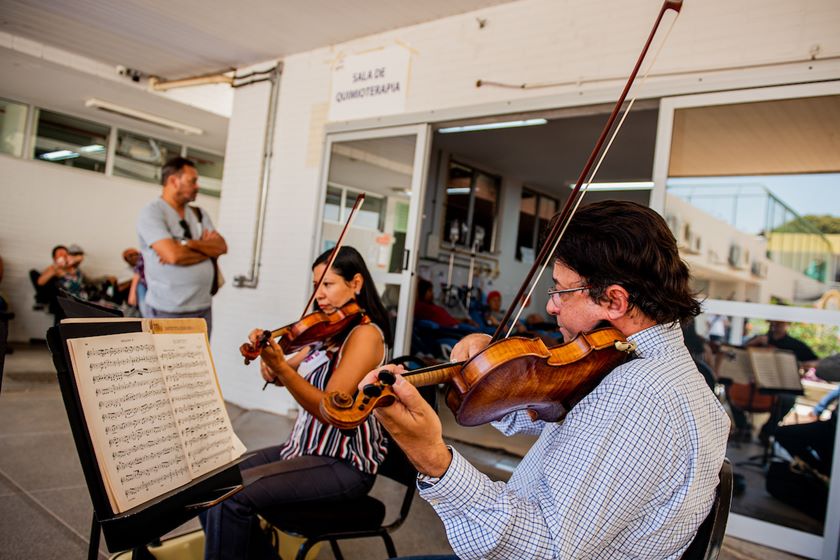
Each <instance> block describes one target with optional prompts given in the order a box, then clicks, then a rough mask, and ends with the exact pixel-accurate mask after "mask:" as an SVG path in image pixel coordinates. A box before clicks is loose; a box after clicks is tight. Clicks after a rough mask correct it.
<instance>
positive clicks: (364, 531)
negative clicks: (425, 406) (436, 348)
mask: <svg viewBox="0 0 840 560" xmlns="http://www.w3.org/2000/svg"><path fill="white" fill-rule="evenodd" d="M392 361H393V362H398V363H403V364H405V365H406V367H412V366H416V365H423V363H424V362H423V360H421V359H415V358H412V357H410V356H403V357H401V358H397V359H396V360H392ZM420 394H421V395H423V398H424V399H426V401H427V402H428V403H429V404H430V405H432V408H434V409H435V410H437V390H436V388H435V387H422V388H421V389H420ZM387 445H388V455H387V456H386V457H385V460H384V461H383V462H382V464H381V465H380V467H379V471H378V474H377V476H385V477H388V478H390V479H392V480H394V481H396V482H398V483H400V484H402V485H403V486H405V493H404V494H403V499H402V504H401V506H400V511H399V514H398V515H397V518H396V519H395V520H394V521H391V522H390V523H388V524H385V523H384V521H385V514H386V507H385V504H384V503H382V502H381V501H379V500H378V499H376V498H374V497H373V496H364V497H362V498H358V499H355V500H346V501H343V502H329V503H324V502H313V503H312V504H303V505H301V506H296V507H294V508H284V509H283V510H282V511H266V512H261V515H262V517H263V518H264V519H265V520H266V521H268V522H269V523H270V524H271V525H274V526H275V527H276V528H278V529H279V530H281V531H282V532H284V533H288V534H290V535H294V536H297V537H302V538H305V539H306V541H305V542H304V543H303V544H301V545H300V548H299V549H298V552H297V555H296V556H295V558H296V560H304V559H305V558H306V554H307V553H308V552H309V550H310V549H311V548H312V547H313V546H314V545H315V544H316V543H318V542H322V541H329V543H330V547H331V548H332V552H333V554H334V555H335V557H336V558H337V559H338V560H342V559H343V558H344V556H343V555H342V554H341V549H340V548H339V546H338V541H339V540H343V539H360V538H367V537H380V538H381V539H382V541H383V542H384V543H385V548H386V550H387V551H388V558H394V557H396V556H397V550H396V548H395V547H394V541H393V540H392V539H391V535H390V533H392V532H394V531H395V530H397V529H398V528H399V527H400V525H402V523H403V522H404V521H405V519H406V517H407V516H408V511H409V508H410V507H411V502H412V500H413V499H414V493H415V486H416V483H415V481H416V478H417V471H416V470H415V469H414V466H413V465H412V464H411V463H410V462H409V461H408V458H406V456H405V454H404V453H403V452H402V449H400V448H399V446H398V445H397V444H396V443H394V442H393V441H392V440H391V439H389V440H388V444H387Z"/></svg>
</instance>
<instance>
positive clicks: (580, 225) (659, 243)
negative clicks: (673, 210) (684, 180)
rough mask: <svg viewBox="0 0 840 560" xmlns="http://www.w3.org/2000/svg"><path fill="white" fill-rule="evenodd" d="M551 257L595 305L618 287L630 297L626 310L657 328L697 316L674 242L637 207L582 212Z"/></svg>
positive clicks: (605, 205) (607, 205)
mask: <svg viewBox="0 0 840 560" xmlns="http://www.w3.org/2000/svg"><path fill="white" fill-rule="evenodd" d="M557 218H558V216H555V217H554V218H553V219H552V221H551V224H550V225H549V229H550V228H551V225H553V224H554V221H555V220H557ZM554 257H555V258H556V259H557V260H558V261H560V262H561V263H563V264H564V265H566V266H568V267H569V268H571V269H572V270H574V271H575V272H577V273H578V274H579V275H580V276H581V277H582V278H584V280H585V281H586V283H587V284H588V285H589V286H590V288H589V296H590V297H591V298H592V299H593V300H594V301H600V300H602V299H603V298H604V297H605V294H606V289H607V287H608V286H610V285H611V284H617V285H619V286H621V287H623V288H624V289H625V290H627V292H628V293H629V294H630V305H631V306H633V307H636V308H637V309H639V310H640V311H641V312H642V313H644V314H645V315H647V316H648V317H650V318H651V319H653V320H654V321H656V322H657V323H662V324H669V323H674V322H676V321H685V320H686V319H688V318H690V317H694V316H696V315H697V314H699V313H700V304H699V302H698V301H697V299H696V294H695V293H693V292H692V291H691V287H690V286H689V279H690V274H689V271H688V266H687V265H686V264H685V263H684V262H683V260H682V259H681V258H680V254H679V250H678V249H677V241H676V239H674V236H673V234H672V233H671V230H669V229H668V225H667V224H666V223H665V220H663V219H662V216H660V215H659V214H657V213H656V212H654V211H653V210H651V209H650V208H647V207H645V206H642V205H640V204H636V203H634V202H626V201H618V200H607V201H604V202H597V203H594V204H590V205H588V206H583V207H581V208H580V209H579V210H578V211H577V212H576V213H575V215H574V217H573V218H572V220H571V222H570V223H569V227H568V228H567V229H566V232H565V233H564V234H563V239H562V240H561V241H560V245H559V246H558V247H557V250H556V251H555V253H554Z"/></svg>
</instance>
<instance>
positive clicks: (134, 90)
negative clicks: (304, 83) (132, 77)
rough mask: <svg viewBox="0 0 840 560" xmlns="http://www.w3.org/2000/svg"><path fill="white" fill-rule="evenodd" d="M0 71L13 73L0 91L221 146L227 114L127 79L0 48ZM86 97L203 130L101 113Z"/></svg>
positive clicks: (164, 134) (215, 147) (215, 148)
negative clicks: (197, 132)
mask: <svg viewBox="0 0 840 560" xmlns="http://www.w3.org/2000/svg"><path fill="white" fill-rule="evenodd" d="M2 1H4V0H0V2H2ZM0 17H1V16H0ZM0 76H4V77H13V79H5V78H4V79H0V97H4V98H7V99H11V100H16V101H24V102H26V103H31V104H33V105H35V106H36V107H41V108H45V109H49V110H52V111H57V112H60V113H66V114H69V115H73V116H76V117H81V118H89V119H90V120H93V121H97V122H102V123H113V124H115V125H117V126H120V127H124V128H126V129H128V130H132V131H135V132H140V133H143V134H147V135H149V136H153V137H156V138H161V139H164V140H169V141H172V142H175V143H178V144H181V143H184V144H187V145H190V146H193V147H196V148H202V149H205V150H209V151H211V152H214V153H220V154H223V153H224V152H225V141H226V139H227V127H228V119H227V118H226V117H222V116H220V115H217V114H214V113H210V112H208V111H203V110H201V109H198V108H195V107H191V106H189V105H185V104H183V103H179V102H177V101H175V100H172V99H169V98H167V97H164V96H162V95H154V94H150V93H149V92H147V91H146V90H145V89H143V88H142V87H140V86H138V85H136V84H134V83H132V82H130V81H127V82H126V83H123V82H122V81H117V80H113V79H106V78H103V77H99V76H95V75H91V74H88V73H84V72H80V71H78V70H74V69H72V68H70V67H68V66H63V65H60V64H55V63H52V62H49V61H47V60H44V59H42V58H36V57H33V56H29V55H27V54H23V53H20V52H17V51H12V50H9V49H0ZM91 98H97V99H101V100H104V101H109V102H112V103H117V104H119V105H121V106H124V107H130V108H133V109H137V110H142V111H146V112H148V113H152V114H154V115H158V116H161V117H164V118H167V119H171V120H174V121H178V122H182V123H187V124H190V125H193V126H197V127H198V128H201V129H202V130H203V131H204V133H203V134H201V135H187V134H183V133H180V132H175V131H172V130H170V129H169V128H165V127H160V126H157V125H153V124H147V123H143V122H139V121H137V120H134V119H129V118H127V117H121V116H117V115H113V114H106V113H102V112H100V111H99V110H97V109H94V108H89V107H86V106H85V102H86V100H88V99H91Z"/></svg>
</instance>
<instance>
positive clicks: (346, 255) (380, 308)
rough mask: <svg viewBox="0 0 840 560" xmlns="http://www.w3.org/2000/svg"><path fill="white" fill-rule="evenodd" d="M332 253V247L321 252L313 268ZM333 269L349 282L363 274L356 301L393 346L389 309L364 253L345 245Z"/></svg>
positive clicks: (324, 262)
mask: <svg viewBox="0 0 840 560" xmlns="http://www.w3.org/2000/svg"><path fill="white" fill-rule="evenodd" d="M331 253H332V249H329V250H327V251H324V252H323V253H321V255H319V256H318V258H317V259H315V262H314V263H312V268H315V267H316V266H318V265H319V264H326V263H327V262H328V261H329V259H330V254H331ZM331 269H332V271H333V272H335V273H336V274H338V275H339V276H341V277H342V278H344V279H345V280H346V281H348V282H350V281H351V280H353V277H354V276H356V274H361V275H362V291H361V293H360V294H359V295H357V296H356V303H358V304H359V307H361V308H362V309H364V310H365V313H366V314H367V316H368V317H369V318H370V320H371V321H372V322H373V323H375V324H376V325H377V326H378V327H379V328H380V329H381V330H382V334H383V335H384V337H385V344H387V345H388V346H391V344H392V343H393V335H392V329H391V319H390V316H389V315H388V311H387V310H386V309H385V305H383V304H382V300H381V299H380V298H379V293H378V292H377V291H376V284H375V283H374V282H373V278H372V277H371V275H370V272H369V271H368V268H367V265H366V264H365V259H363V258H362V255H361V254H359V252H358V251H357V250H356V249H354V248H353V247H349V246H347V245H345V246H343V247H341V248H340V249H339V250H338V255H336V257H335V260H334V261H333V263H332V267H331ZM315 280H316V281H317V280H318V279H317V278H316V279H315ZM314 307H315V308H316V309H318V302H315V303H314Z"/></svg>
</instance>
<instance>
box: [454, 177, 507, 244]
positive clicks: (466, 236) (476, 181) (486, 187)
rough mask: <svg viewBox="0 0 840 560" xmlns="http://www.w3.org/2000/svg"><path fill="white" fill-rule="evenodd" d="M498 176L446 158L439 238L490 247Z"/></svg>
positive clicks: (497, 197) (493, 236) (496, 205)
mask: <svg viewBox="0 0 840 560" xmlns="http://www.w3.org/2000/svg"><path fill="white" fill-rule="evenodd" d="M500 184H501V178H500V177H497V176H495V175H489V174H487V173H484V172H482V171H478V170H476V169H473V168H471V167H469V166H466V165H463V164H460V163H457V162H455V161H450V162H449V174H448V177H447V181H446V206H445V210H444V224H443V227H444V235H443V239H445V240H446V241H447V242H449V243H450V244H452V245H457V246H461V247H464V248H472V247H473V246H475V249H476V250H477V251H492V250H493V249H494V238H495V233H496V214H497V212H498V207H499V186H500Z"/></svg>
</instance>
